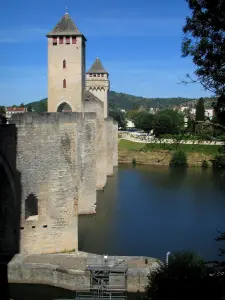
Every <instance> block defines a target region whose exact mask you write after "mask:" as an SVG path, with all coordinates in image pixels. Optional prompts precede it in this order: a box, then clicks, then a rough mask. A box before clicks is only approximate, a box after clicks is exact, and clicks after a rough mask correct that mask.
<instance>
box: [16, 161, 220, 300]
mask: <svg viewBox="0 0 225 300" xmlns="http://www.w3.org/2000/svg"><path fill="white" fill-rule="evenodd" d="M224 183H225V178H224V180H223V179H222V177H221V176H220V174H219V172H217V173H214V174H213V173H212V171H211V170H202V169H201V168H189V169H188V170H180V169H172V170H170V169H169V168H167V167H158V166H157V167H150V166H138V167H136V168H133V167H132V166H120V167H119V168H118V169H115V174H114V176H113V177H110V178H108V182H107V186H106V188H105V190H104V192H98V201H97V214H96V215H92V216H81V217H79V248H80V250H83V251H88V252H94V253H99V254H110V255H146V256H152V257H156V258H159V259H165V255H166V252H167V251H173V250H193V251H195V252H196V253H198V254H199V255H201V256H202V257H203V258H205V259H206V260H214V259H216V258H217V255H218V248H219V245H218V242H216V241H215V237H216V236H217V234H218V230H225V184H224ZM223 187H224V190H223ZM10 290H11V297H12V298H13V299H15V300H22V299H23V300H28V299H33V300H39V299H42V300H51V299H66V298H67V299H74V297H75V293H74V292H71V291H66V290H63V289H59V288H55V287H50V286H43V285H27V284H24V285H22V284H11V285H10ZM128 299H129V300H134V299H136V296H134V297H131V296H129V297H128Z"/></svg>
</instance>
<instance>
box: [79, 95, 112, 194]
mask: <svg viewBox="0 0 225 300" xmlns="http://www.w3.org/2000/svg"><path fill="white" fill-rule="evenodd" d="M84 111H85V112H88V111H91V112H96V118H97V119H96V126H97V128H96V147H97V148H96V149H97V157H96V168H97V170H96V174H97V182H96V187H97V190H101V189H103V188H104V186H105V184H106V177H107V174H106V170H107V144H106V131H105V120H104V104H103V102H101V101H99V100H96V101H95V100H85V101H84Z"/></svg>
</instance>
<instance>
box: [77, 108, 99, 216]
mask: <svg viewBox="0 0 225 300" xmlns="http://www.w3.org/2000/svg"><path fill="white" fill-rule="evenodd" d="M83 116H84V119H83V122H82V123H80V124H79V126H80V127H79V130H78V131H79V140H78V144H79V158H78V164H79V173H77V181H78V214H93V213H96V210H95V208H96V174H97V170H96V158H97V153H96V113H93V112H92V113H84V114H83Z"/></svg>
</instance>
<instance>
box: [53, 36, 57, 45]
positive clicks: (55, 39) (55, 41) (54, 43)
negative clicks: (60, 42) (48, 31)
mask: <svg viewBox="0 0 225 300" xmlns="http://www.w3.org/2000/svg"><path fill="white" fill-rule="evenodd" d="M53 45H57V37H54V38H53Z"/></svg>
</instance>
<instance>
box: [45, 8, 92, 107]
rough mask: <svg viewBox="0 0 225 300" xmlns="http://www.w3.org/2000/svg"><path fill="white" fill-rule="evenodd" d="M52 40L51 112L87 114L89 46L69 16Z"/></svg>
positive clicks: (50, 62) (49, 105) (49, 86)
mask: <svg viewBox="0 0 225 300" xmlns="http://www.w3.org/2000/svg"><path fill="white" fill-rule="evenodd" d="M47 38H48V112H57V111H77V112H81V111H83V105H82V103H83V102H82V100H83V92H84V88H85V42H86V38H85V37H84V35H83V34H82V33H81V32H80V31H79V30H78V29H77V27H76V25H75V24H74V22H73V20H72V19H71V18H70V16H69V14H68V12H66V14H65V15H64V16H63V17H62V18H61V20H60V21H59V23H58V24H57V25H56V26H55V27H54V29H53V30H52V31H50V32H49V33H48V34H47Z"/></svg>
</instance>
